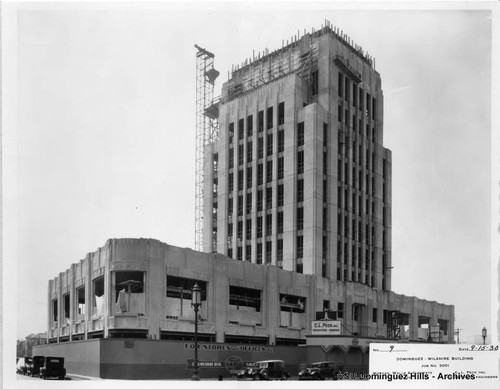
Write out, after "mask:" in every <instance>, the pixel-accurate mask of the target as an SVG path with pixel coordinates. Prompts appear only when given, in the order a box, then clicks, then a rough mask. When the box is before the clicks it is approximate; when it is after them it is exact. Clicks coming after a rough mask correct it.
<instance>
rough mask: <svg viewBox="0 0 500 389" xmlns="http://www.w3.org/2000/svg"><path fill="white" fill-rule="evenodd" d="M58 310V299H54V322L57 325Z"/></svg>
mask: <svg viewBox="0 0 500 389" xmlns="http://www.w3.org/2000/svg"><path fill="white" fill-rule="evenodd" d="M57 318H58V311H57V299H54V300H52V323H53V324H55V325H57V322H58V320H57Z"/></svg>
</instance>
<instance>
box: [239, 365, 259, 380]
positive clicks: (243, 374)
mask: <svg viewBox="0 0 500 389" xmlns="http://www.w3.org/2000/svg"><path fill="white" fill-rule="evenodd" d="M255 370H256V369H255V368H252V367H246V368H244V369H242V370H240V371H239V372H238V373H237V374H236V378H237V379H239V380H245V379H252V380H253V377H254V374H255Z"/></svg>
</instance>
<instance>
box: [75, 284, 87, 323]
mask: <svg viewBox="0 0 500 389" xmlns="http://www.w3.org/2000/svg"><path fill="white" fill-rule="evenodd" d="M76 315H77V316H80V315H85V286H82V287H80V288H77V289H76Z"/></svg>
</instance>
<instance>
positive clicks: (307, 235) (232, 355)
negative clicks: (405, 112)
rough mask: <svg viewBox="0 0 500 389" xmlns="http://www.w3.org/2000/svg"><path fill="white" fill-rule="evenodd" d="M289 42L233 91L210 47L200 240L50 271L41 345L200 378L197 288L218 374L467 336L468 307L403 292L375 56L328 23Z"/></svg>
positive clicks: (201, 143) (115, 252)
mask: <svg viewBox="0 0 500 389" xmlns="http://www.w3.org/2000/svg"><path fill="white" fill-rule="evenodd" d="M282 46H283V47H282V48H281V49H279V50H276V51H273V52H268V51H265V52H264V53H262V54H258V55H253V56H252V58H250V59H248V60H246V61H245V62H244V63H243V64H242V66H239V67H235V68H233V71H232V73H231V75H230V78H229V80H228V81H226V82H225V83H224V86H223V87H222V93H221V96H220V98H217V99H214V84H215V79H216V78H217V76H218V75H219V72H218V71H217V70H215V68H214V57H215V56H214V54H213V53H211V52H209V51H208V50H206V49H203V48H201V47H199V46H196V49H197V52H196V56H197V128H196V140H197V143H196V148H197V153H196V158H197V160H196V231H195V233H196V248H197V249H198V251H192V250H189V249H181V248H178V247H174V246H169V245H167V244H165V243H161V242H159V241H156V240H154V239H115V240H110V241H108V242H107V243H106V245H105V246H104V247H102V248H100V249H98V250H97V251H96V252H94V253H91V254H89V255H88V256H87V257H86V258H85V259H84V260H82V261H80V262H78V263H75V264H73V265H71V267H70V268H69V269H68V270H66V271H65V272H63V273H61V274H60V275H59V276H58V277H56V278H55V279H54V280H51V281H50V282H49V291H48V332H47V337H48V341H49V342H50V344H49V345H47V346H41V347H39V348H37V352H38V353H39V354H40V355H44V354H45V355H54V353H55V352H58V353H60V354H63V356H65V357H66V358H67V363H68V364H69V370H68V372H71V369H73V370H76V371H73V372H74V373H78V371H79V372H80V374H84V373H85V374H86V375H96V376H100V377H103V378H182V377H187V376H189V374H190V368H189V366H191V369H192V362H189V361H191V359H190V358H191V355H192V341H193V337H194V334H193V331H194V324H193V319H194V313H193V310H192V308H191V307H190V296H191V288H192V286H193V285H194V283H198V285H199V286H200V287H201V288H202V306H201V311H200V319H201V323H200V340H201V341H202V344H203V346H202V348H201V351H200V358H201V359H202V360H203V361H205V362H206V363H207V364H206V365H205V366H212V367H213V369H210V368H207V370H206V371H205V372H203V371H202V376H204V375H205V376H210V375H211V376H216V375H219V374H226V375H229V374H231V371H232V370H234V369H235V366H239V367H242V366H251V363H253V362H255V361H257V360H262V359H284V360H285V361H286V363H287V365H288V366H289V367H290V370H291V372H292V374H295V373H296V372H297V371H298V368H299V366H300V365H302V364H305V363H310V362H314V361H317V360H335V361H337V362H338V363H339V364H340V365H343V366H348V365H349V366H351V367H350V368H353V366H358V367H361V368H362V369H364V370H365V371H366V367H367V361H368V358H367V353H368V345H369V343H372V342H396V341H404V342H440V343H453V333H454V307H453V306H452V305H445V304H441V303H437V302H435V301H427V300H421V299H418V298H417V297H409V296H404V295H399V294H396V293H394V292H393V291H392V290H391V269H392V264H391V263H392V261H391V153H390V151H389V150H387V149H386V148H384V146H383V93H382V88H381V78H380V75H379V73H378V72H377V71H376V70H375V69H374V60H373V59H372V58H371V57H370V56H368V55H367V54H366V53H364V51H363V50H362V49H361V48H360V47H359V46H357V45H355V44H354V43H352V42H351V41H350V39H349V38H348V37H347V36H345V35H344V34H343V33H342V32H340V31H338V30H337V29H335V28H333V27H331V26H330V25H329V24H328V23H327V25H325V26H324V27H322V28H321V29H320V30H318V31H312V32H311V33H307V34H304V35H303V36H299V35H297V36H295V37H293V38H292V39H291V41H290V42H286V43H285V42H283V45H282ZM201 248H203V251H204V252H201V250H199V249H201ZM318 323H319V324H318ZM326 323H328V325H327V326H329V327H331V328H335V331H333V332H331V331H323V330H322V327H323V325H326ZM131 339H134V340H133V341H132V340H131ZM244 345H247V346H244ZM297 345H305V346H306V347H293V346H297ZM75 350H76V351H75ZM75 355H78V356H79V358H80V359H78V358H76V359H75ZM93 355H99V361H98V362H94V361H92V356H93ZM82 358H83V359H85V358H87V359H88V361H87V360H82ZM210 361H211V362H210ZM190 363H191V365H190ZM210 363H211V364H212V365H209V364H210ZM186 366H187V367H186ZM165 367H167V368H165ZM346 369H347V370H348V368H347V367H346Z"/></svg>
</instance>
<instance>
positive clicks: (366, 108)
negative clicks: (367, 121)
mask: <svg viewBox="0 0 500 389" xmlns="http://www.w3.org/2000/svg"><path fill="white" fill-rule="evenodd" d="M337 91H338V96H339V97H340V98H342V99H344V101H346V102H348V103H349V105H350V104H351V103H352V106H353V107H354V108H356V109H359V111H361V112H364V113H365V115H366V116H367V117H368V118H371V119H372V120H375V119H376V112H377V109H376V107H377V100H376V99H375V97H372V96H371V95H370V94H369V93H368V92H366V93H365V91H364V90H363V88H361V87H359V86H358V85H357V83H356V82H354V81H352V80H350V79H349V77H348V76H346V75H344V74H342V72H340V71H339V73H338V85H337Z"/></svg>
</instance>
